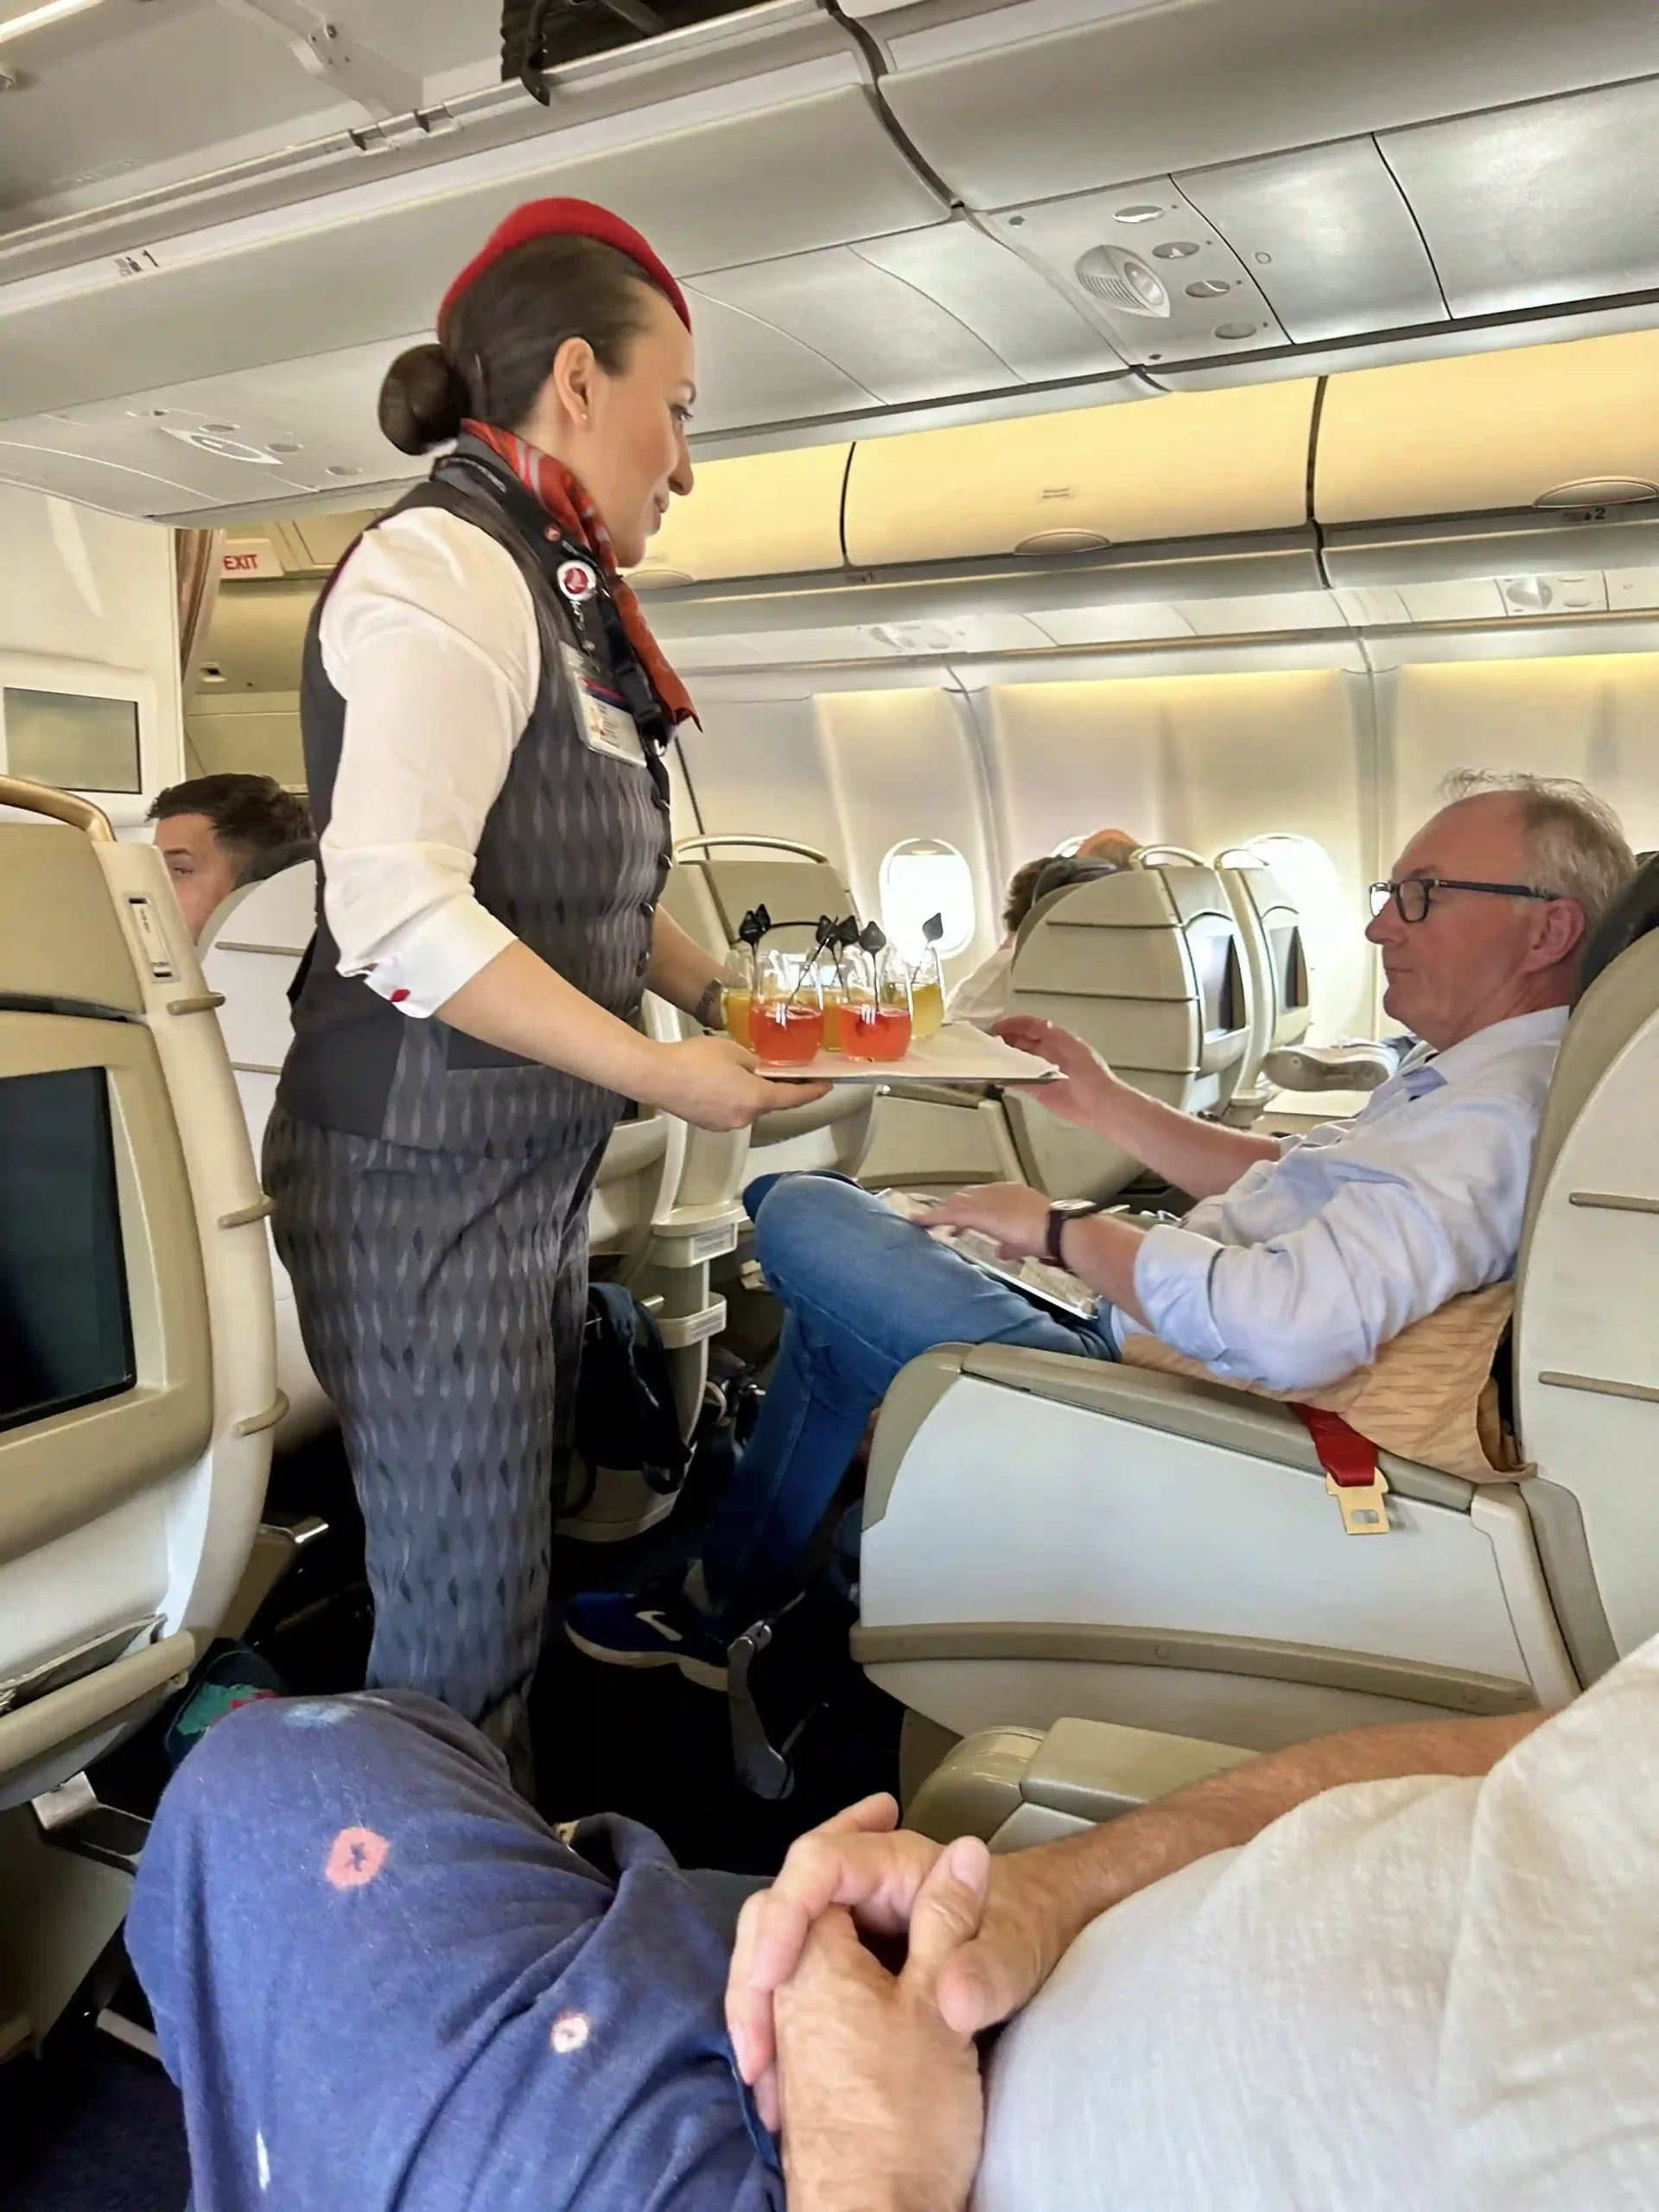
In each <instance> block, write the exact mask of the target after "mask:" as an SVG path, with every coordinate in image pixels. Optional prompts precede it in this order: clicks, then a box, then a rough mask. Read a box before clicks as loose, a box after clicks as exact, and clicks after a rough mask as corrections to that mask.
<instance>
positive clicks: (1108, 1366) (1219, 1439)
mask: <svg viewBox="0 0 1659 2212" xmlns="http://www.w3.org/2000/svg"><path fill="white" fill-rule="evenodd" d="M931 1357H937V1355H931ZM959 1357H960V1364H961V1372H962V1373H963V1374H964V1375H975V1376H980V1377H981V1378H982V1380H983V1381H985V1382H988V1383H1002V1384H1003V1385H1005V1387H1007V1388H1008V1389H1015V1390H1028V1391H1030V1392H1031V1394H1032V1395H1033V1396H1034V1397H1039V1398H1051V1399H1053V1400H1056V1401H1057V1402H1059V1403H1060V1404H1062V1405H1071V1406H1082V1407H1084V1408H1086V1409H1087V1410H1088V1411H1090V1412H1092V1413H1099V1414H1106V1415H1108V1416H1109V1418H1110V1419H1112V1420H1116V1421H1138V1422H1139V1423H1141V1426H1142V1427H1147V1428H1160V1429H1165V1430H1166V1431H1168V1432H1169V1433H1171V1434H1172V1435H1175V1436H1190V1437H1192V1438H1195V1439H1196V1440H1198V1441H1199V1442H1201V1443H1205V1444H1217V1445H1219V1446H1221V1447H1222V1448H1223V1450H1224V1451H1232V1452H1249V1453H1251V1454H1252V1455H1254V1456H1255V1458H1257V1459H1276V1460H1278V1461H1279V1462H1280V1464H1281V1465H1284V1466H1287V1467H1301V1468H1304V1469H1306V1471H1307V1472H1308V1473H1309V1474H1311V1475H1319V1476H1321V1477H1322V1476H1323V1474H1324V1469H1323V1468H1322V1467H1321V1465H1320V1464H1319V1453H1318V1452H1316V1451H1315V1450H1314V1448H1313V1438H1312V1437H1311V1436H1310V1435H1309V1434H1308V1433H1307V1430H1306V1428H1305V1427H1303V1425H1302V1421H1301V1419H1300V1415H1298V1414H1296V1413H1295V1412H1294V1409H1293V1408H1291V1407H1290V1406H1288V1405H1286V1404H1284V1403H1282V1402H1281V1401H1280V1400H1279V1399H1277V1398H1263V1397H1256V1396H1255V1395H1252V1394H1251V1393H1249V1392H1248V1391H1244V1390H1230V1389H1228V1388H1227V1387H1226V1385H1225V1384H1224V1383H1207V1382H1200V1381H1198V1379H1197V1378H1196V1377H1192V1376H1185V1375H1166V1374H1164V1373H1162V1372H1161V1371H1160V1370H1159V1369H1157V1368H1151V1367H1129V1366H1124V1365H1120V1364H1118V1363H1116V1362H1114V1361H1109V1360H1102V1359H1082V1358H1079V1357H1077V1356H1075V1355H1074V1354H1072V1353H1070V1352H1054V1351H1027V1350H1025V1349H1024V1347H1023V1346H1020V1345H1016V1344H971V1345H969V1346H967V1347H966V1348H965V1349H964V1350H963V1351H961V1353H960V1355H959ZM912 1364H918V1363H912ZM905 1371H906V1372H908V1371H909V1370H905ZM902 1379H903V1378H902V1376H901V1377H900V1380H902ZM936 1395H937V1391H936ZM917 1426H919V1421H918V1424H917ZM912 1433H914V1431H913V1430H912ZM878 1434H879V1431H878ZM1377 1459H1378V1462H1379V1464H1380V1465H1381V1466H1382V1468H1383V1472H1384V1474H1386V1475H1387V1477H1388V1478H1389V1486H1390V1487H1391V1488H1392V1489H1394V1490H1396V1491H1399V1492H1400V1494H1401V1496H1402V1497H1414V1498H1418V1499H1420V1500H1421V1502H1422V1503H1424V1504H1426V1505H1443V1506H1448V1507H1450V1508H1451V1510H1452V1511H1453V1512H1456V1513H1466V1512H1467V1511H1468V1510H1469V1508H1470V1505H1471V1503H1472V1501H1473V1498H1474V1495H1475V1486H1474V1484H1472V1483H1467V1482H1465V1481H1464V1480H1463V1479H1462V1478H1461V1477H1460V1476H1458V1475H1446V1474H1441V1473H1440V1471H1439V1470H1438V1469H1437V1468H1434V1467H1424V1466H1421V1465H1418V1463H1417V1462H1416V1461H1415V1460H1414V1459H1400V1458H1399V1457H1398V1456H1397V1455H1396V1454H1395V1453H1394V1452H1379V1453H1378V1454H1377ZM871 1465H872V1471H874V1465H875V1462H874V1459H872V1462H871Z"/></svg>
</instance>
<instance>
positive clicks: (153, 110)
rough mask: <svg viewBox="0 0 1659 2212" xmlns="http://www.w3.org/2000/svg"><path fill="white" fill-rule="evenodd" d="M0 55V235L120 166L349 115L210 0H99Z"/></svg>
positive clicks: (98, 191)
mask: <svg viewBox="0 0 1659 2212" xmlns="http://www.w3.org/2000/svg"><path fill="white" fill-rule="evenodd" d="M463 4H467V5H471V4H472V0H463ZM6 12H7V13H8V14H9V15H16V14H18V13H20V12H21V10H19V9H18V8H16V7H13V8H9V9H8V10H6ZM48 41H50V43H49V44H48ZM3 59H4V61H5V65H6V67H8V68H9V69H16V70H20V71H22V73H23V77H24V79H25V83H24V89H23V90H22V91H21V92H15V93H9V94H8V95H7V96H6V98H5V101H4V112H3V118H0V232H4V231H7V230H10V229H13V228H16V227H17V226H19V225H20V224H22V222H25V221H30V220H38V219H41V217H43V216H45V215H48V214H50V213H54V212H56V209H57V208H58V207H59V206H60V205H65V206H68V205H79V204H85V202H86V200H87V199H89V198H96V199H103V198H107V197H111V196H113V194H112V188H114V187H115V186H117V185H118V181H119V180H120V179H121V178H122V177H123V176H124V175H129V174H130V172H132V171H134V170H137V169H144V170H148V169H149V168H153V167H156V166H157V165H159V164H168V165H169V166H170V165H173V164H181V165H183V166H185V167H187V168H188V167H190V166H193V165H194V163H193V162H192V158H191V157H192V156H200V155H203V154H206V153H207V151H208V150H209V149H213V148H216V147H218V146H219V145H220V144H221V143H223V142H225V141H226V140H238V139H240V138H243V137H248V136H250V135H252V134H257V133H260V132H277V131H279V132H280V133H281V135H282V136H283V137H294V136H299V137H309V136H311V135H312V132H313V130H321V129H326V128H327V123H328V119H329V118H338V117H340V115H342V114H346V115H352V116H355V115H356V111H355V110H353V108H351V106H350V105H349V104H346V103H342V102H341V101H340V99H338V98H336V97H334V96H332V95H331V94H330V93H329V92H328V91H327V88H326V87H325V86H321V85H320V84H319V83H318V81H317V79H315V77H310V76H308V75H307V74H306V73H305V71H304V70H303V69H302V68H301V67H300V66H299V63H298V62H297V61H296V60H292V59H291V58H290V57H289V56H288V55H286V54H284V53H283V49H282V48H281V46H280V45H279V44H278V43H277V41H276V40H275V39H274V38H271V37H270V36H268V35H266V34H265V33H264V32H263V31H261V30H260V29H257V26H255V25H254V24H251V23H249V22H244V21H242V20H241V19H239V18H238V17H237V16H232V14H230V13H229V11H228V10H226V9H223V8H220V7H218V6H216V5H215V4H214V0H150V4H149V6H147V7H145V8H143V9H137V8H132V7H129V6H126V5H107V6H105V7H103V8H100V9H97V10H94V11H93V12H92V14H91V15H89V16H83V17H73V18H71V19H70V20H69V21H68V22H66V23H64V24H62V25H61V26H60V28H59V29H57V30H56V31H55V32H54V33H39V34H36V35H34V36H31V37H30V38H29V39H26V40H22V39H20V40H19V41H17V43H16V45H15V46H13V45H10V44H8V45H6V46H5V48H3ZM319 118H321V120H319ZM307 119H309V120H307ZM358 119H360V118H358ZM215 165H216V164H215Z"/></svg>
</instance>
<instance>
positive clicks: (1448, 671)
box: [1381, 653, 1659, 865]
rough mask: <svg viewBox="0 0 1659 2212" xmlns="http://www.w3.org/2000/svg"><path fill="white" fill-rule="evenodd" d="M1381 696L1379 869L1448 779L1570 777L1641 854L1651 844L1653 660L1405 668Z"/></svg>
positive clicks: (1658, 726)
mask: <svg viewBox="0 0 1659 2212" xmlns="http://www.w3.org/2000/svg"><path fill="white" fill-rule="evenodd" d="M1381 696H1382V698H1383V702H1385V709H1386V722H1385V735H1386V741H1387V753H1388V756H1389V758H1391V760H1392V764H1393V779H1392V782H1393V788H1392V790H1391V791H1386V792H1385V794H1384V802H1385V803H1384V806H1383V847H1384V849H1385V850H1384V863H1385V865H1386V863H1387V861H1388V859H1389V856H1390V855H1393V854H1395V853H1396V852H1397V851H1398V849H1399V848H1400V846H1401V844H1402V843H1403V842H1404V841H1405V839H1406V838H1407V837H1408V836H1410V834H1411V832H1412V830H1413V829H1415V827H1416V826H1417V824H1418V823H1420V822H1421V821H1423V820H1424V819H1426V817H1427V816H1428V815H1430V814H1432V813H1433V810H1434V808H1435V806H1436V804H1438V803H1439V791H1440V782H1441V779H1442V778H1443V777H1445V776H1446V773H1447V772H1448V771H1450V770H1452V769H1453V768H1492V769H1525V770H1529V771H1530V772H1532V773H1534V774H1536V775H1545V776H1575V777H1577V778H1578V779H1580V781H1581V782H1583V783H1586V784H1587V785H1589V786H1590V788H1591V790H1592V791H1595V792H1596V793H1597V794H1598V795H1599V797H1600V798H1605V800H1606V801H1607V802H1608V804H1610V805H1611V806H1612V807H1614V808H1615V809H1616V810H1618V815H1619V818H1620V819H1621V821H1622V822H1623V823H1624V829H1625V834H1626V835H1627V836H1628V837H1629V838H1630V842H1631V844H1632V845H1633V846H1635V847H1636V848H1637V850H1638V851H1640V850H1643V849H1650V848H1652V847H1653V846H1654V845H1656V844H1659V654H1656V653H1605V654H1594V655H1590V654H1586V655H1583V656H1574V657H1573V658H1562V659H1559V660H1524V661H1522V660H1515V661H1480V662H1473V663H1469V662H1465V663H1452V664H1440V665H1437V666H1422V665H1418V666H1407V667H1404V668H1402V669H1401V670H1400V671H1399V675H1398V681H1397V683H1395V684H1394V685H1392V686H1390V687H1389V690H1388V691H1387V692H1385V693H1383V694H1382V695H1381Z"/></svg>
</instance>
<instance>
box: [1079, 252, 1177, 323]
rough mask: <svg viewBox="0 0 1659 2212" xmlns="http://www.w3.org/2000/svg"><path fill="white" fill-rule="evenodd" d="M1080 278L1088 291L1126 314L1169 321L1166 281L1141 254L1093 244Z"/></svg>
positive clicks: (1083, 259) (1083, 261)
mask: <svg viewBox="0 0 1659 2212" xmlns="http://www.w3.org/2000/svg"><path fill="white" fill-rule="evenodd" d="M1077 282H1078V283H1079V284H1081V285H1082V287H1083V289H1084V291H1085V292H1091V293H1092V294H1093V295H1094V296H1095V298H1096V299H1097V300H1104V301H1105V302H1106V304H1107V305H1108V306H1109V307H1114V308H1118V309H1119V310H1120V311H1121V312H1122V314H1124V315H1147V316H1151V317H1153V318H1154V319H1158V320H1165V319H1166V318H1167V316H1168V315H1169V294H1168V293H1167V292H1166V290H1165V289H1164V286H1163V281H1162V279H1161V278H1160V277H1159V276H1158V274H1157V272H1156V270H1154V269H1153V268H1152V267H1151V265H1150V264H1148V263H1147V262H1144V261H1142V259H1141V257H1140V255H1139V254H1138V253H1126V252H1125V251H1123V249H1122V246H1117V245H1091V246H1090V249H1089V251H1088V252H1087V253H1085V254H1083V255H1080V256H1079V257H1078V260H1077Z"/></svg>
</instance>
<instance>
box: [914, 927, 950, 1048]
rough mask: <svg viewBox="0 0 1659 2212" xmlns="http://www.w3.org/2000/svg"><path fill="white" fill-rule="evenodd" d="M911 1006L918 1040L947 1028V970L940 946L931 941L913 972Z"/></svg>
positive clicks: (932, 1035)
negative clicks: (945, 1007)
mask: <svg viewBox="0 0 1659 2212" xmlns="http://www.w3.org/2000/svg"><path fill="white" fill-rule="evenodd" d="M910 1006H911V1014H912V1022H913V1026H914V1027H913V1033H914V1034H915V1036H916V1037H917V1038H918V1039H920V1038H923V1037H934V1036H937V1035H938V1033H939V1031H940V1030H941V1029H943V1028H944V969H942V968H941V967H940V965H939V954H938V946H937V945H933V944H929V945H927V946H925V948H924V950H923V952H922V957H921V958H920V959H919V960H918V961H917V962H916V963H915V964H914V966H913V967H912V969H911V971H910Z"/></svg>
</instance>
